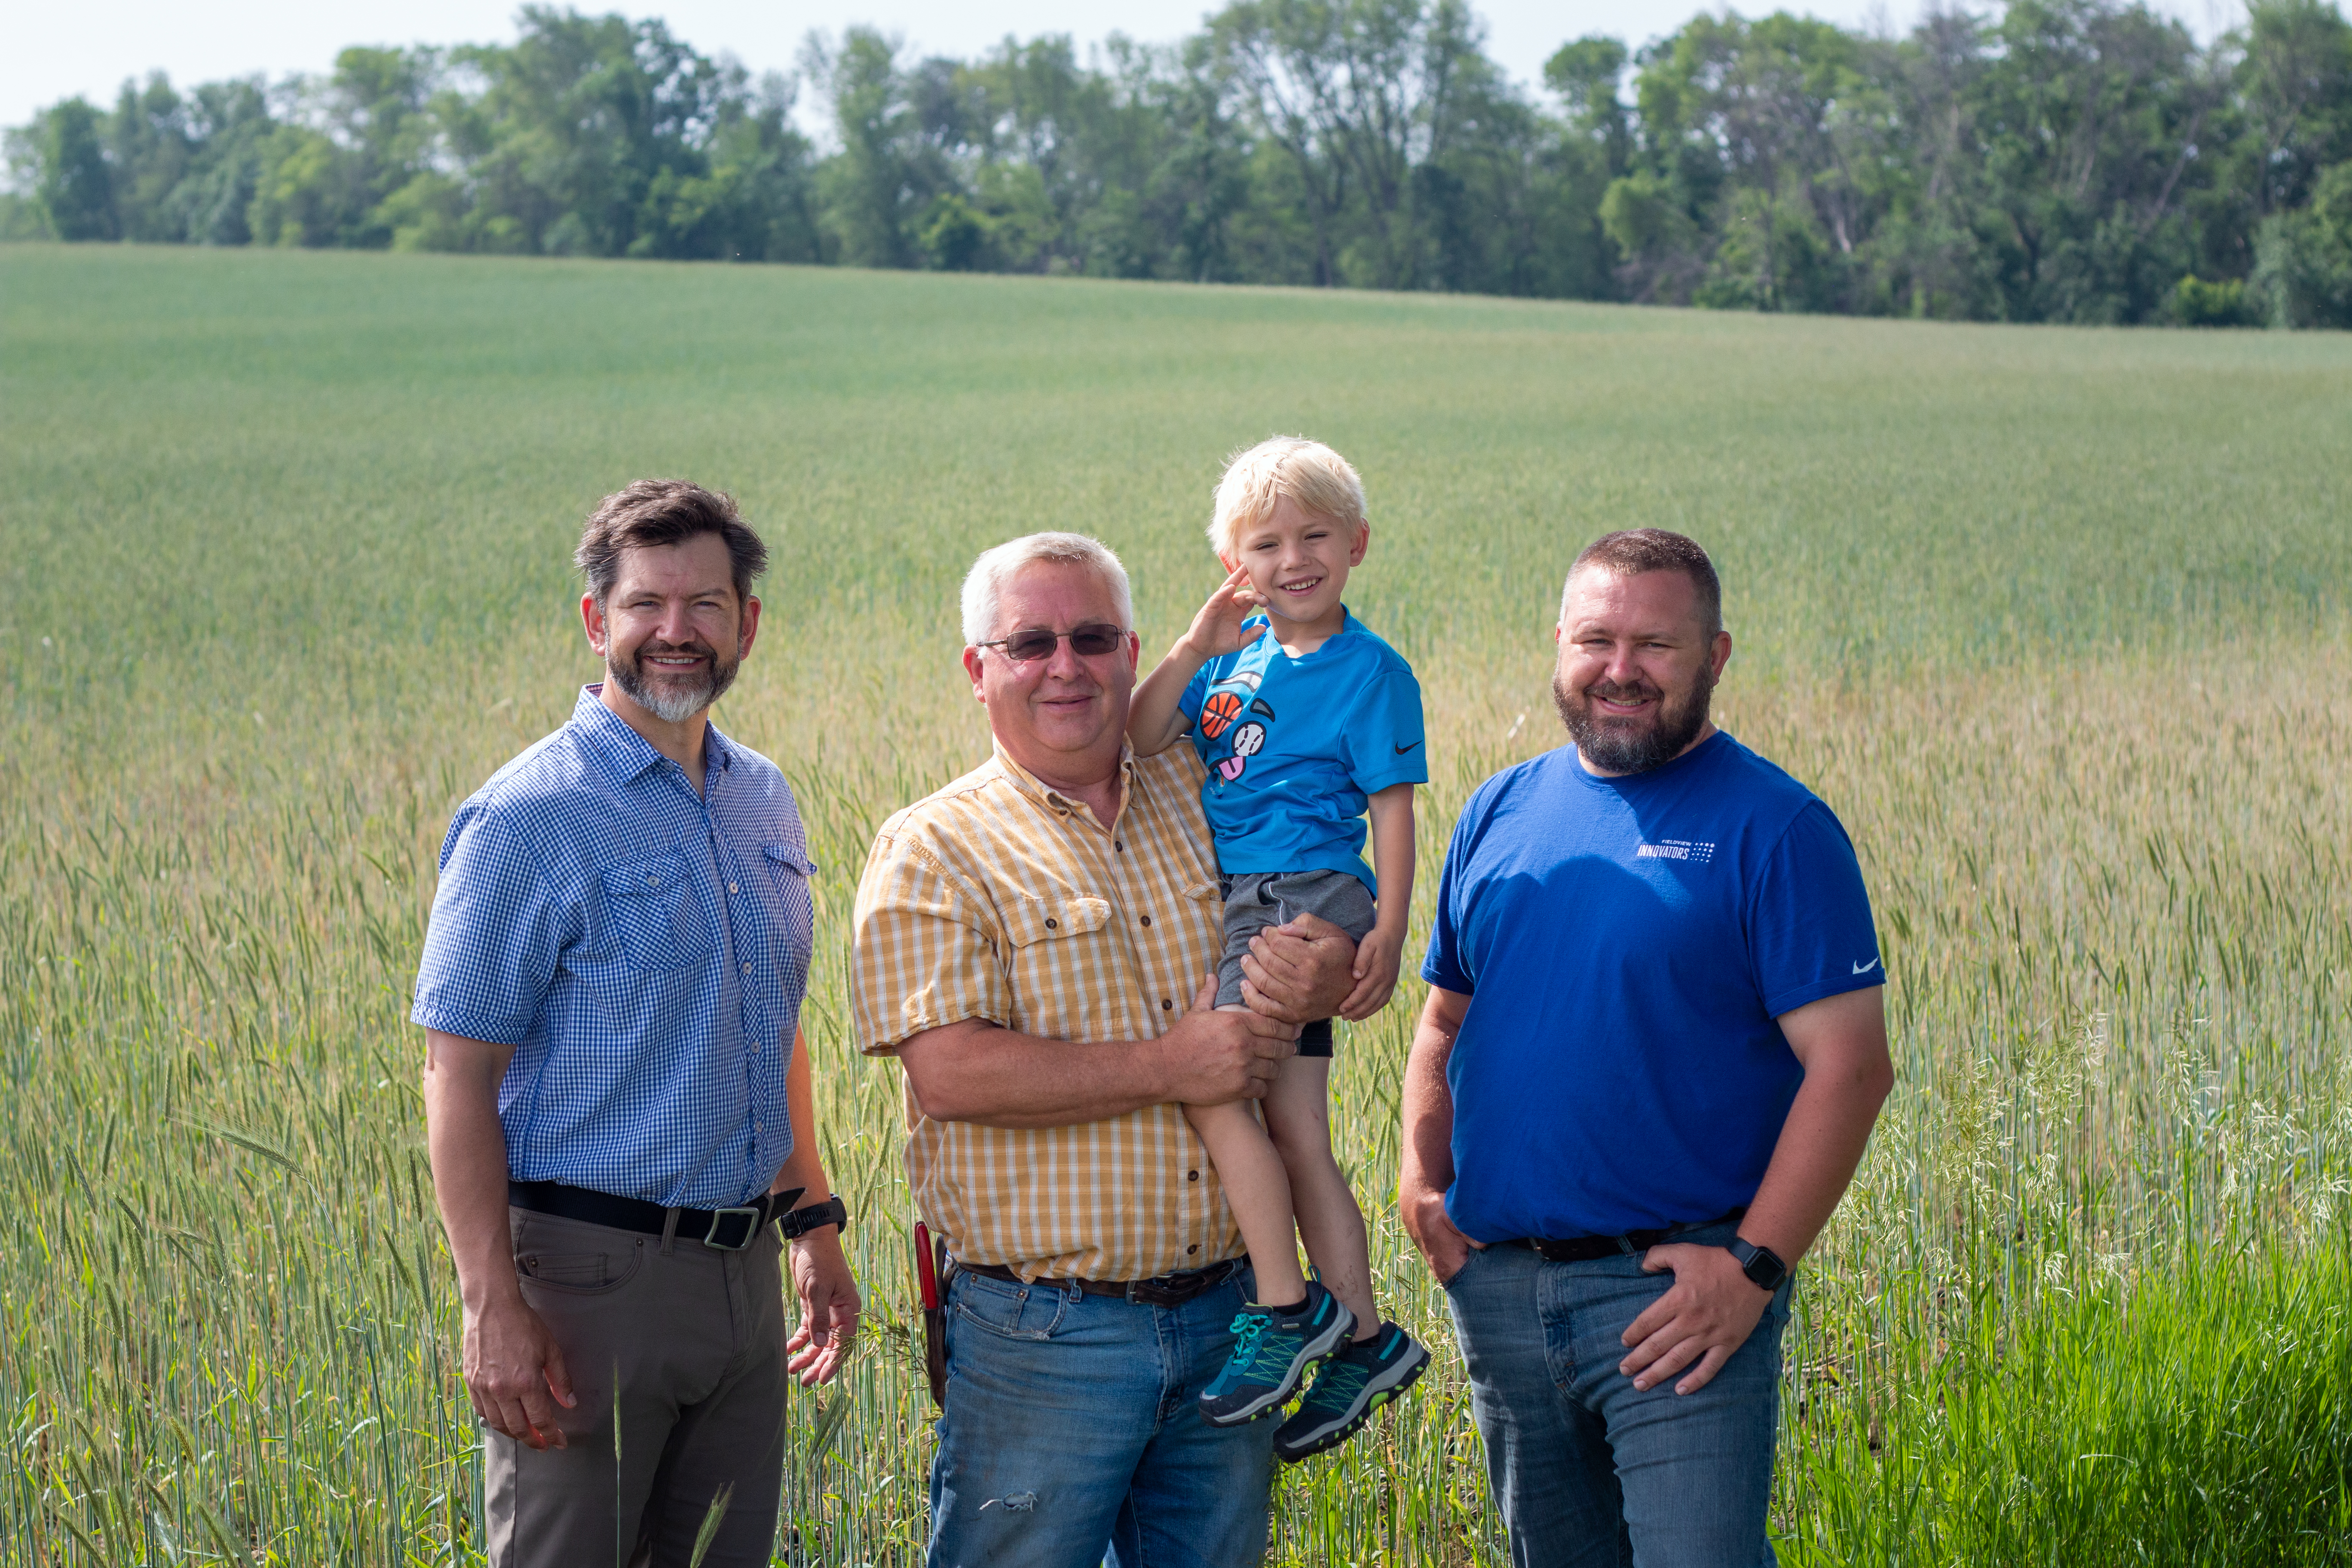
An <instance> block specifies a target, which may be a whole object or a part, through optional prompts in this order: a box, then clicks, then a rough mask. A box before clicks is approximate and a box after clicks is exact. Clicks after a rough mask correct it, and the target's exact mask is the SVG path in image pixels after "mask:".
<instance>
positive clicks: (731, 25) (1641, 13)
mask: <svg viewBox="0 0 2352 1568" xmlns="http://www.w3.org/2000/svg"><path fill="white" fill-rule="evenodd" d="M575 3H578V8H579V9H580V10H583V11H586V12H590V13H595V12H602V11H607V10H614V9H617V10H621V11H624V12H625V13H626V14H628V15H630V16H661V17H664V18H666V19H667V21H668V23H669V24H670V30H671V31H672V32H674V33H676V34H677V36H678V37H681V38H683V39H685V40H686V41H687V42H688V43H689V44H692V45H693V46H694V47H696V48H698V49H699V50H701V51H702V52H703V53H705V54H711V55H715V54H719V53H721V52H726V53H731V54H733V55H734V56H736V57H737V58H739V59H740V60H742V61H743V63H744V64H745V65H747V66H749V67H751V69H752V70H753V72H755V73H757V72H759V71H763V70H771V69H789V68H791V67H792V65H793V60H794V58H796V57H797V56H798V54H799V51H800V43H801V39H802V38H803V37H804V36H805V35H806V34H807V33H808V32H809V30H810V29H812V28H816V29H820V30H823V31H824V32H827V33H838V32H839V31H840V30H841V29H842V28H843V27H845V26H850V25H851V24H853V23H859V22H864V23H868V24H871V25H873V26H879V27H881V28H883V29H884V30H885V31H887V32H895V33H898V34H899V35H901V36H902V37H904V38H905V39H906V41H907V43H908V45H909V46H910V47H913V48H915V49H917V50H919V51H920V52H923V53H929V54H948V55H956V56H960V57H968V56H971V55H973V54H976V53H978V52H980V51H981V50H982V49H984V48H986V47H989V46H990V45H991V44H993V43H995V42H996V41H997V40H999V39H1001V38H1003V37H1004V36H1005V35H1006V34H1008V33H1010V34H1014V35H1017V36H1018V37H1024V38H1027V37H1034V36H1035V35H1037V34H1039V33H1068V34H1070V35H1071V36H1072V37H1075V38H1076V40H1077V41H1078V43H1079V45H1080V47H1081V50H1082V51H1083V49H1084V47H1085V46H1086V45H1087V44H1089V43H1093V42H1096V41H1098V40H1099V39H1101V38H1102V37H1104V35H1106V34H1107V33H1109V32H1111V31H1113V30H1114V29H1116V30H1118V31H1121V32H1124V33H1126V34H1127V35H1128V36H1129V37H1133V38H1137V39H1139V40H1142V41H1145V42H1151V43H1159V42H1165V41H1168V40H1171V39H1173V38H1178V37H1182V36H1183V35H1184V34H1186V33H1189V32H1192V31H1193V30H1195V29H1196V28H1197V27H1198V26H1199V25H1200V22H1201V18H1202V16H1203V15H1204V14H1205V13H1206V12H1207V11H1209V10H1210V9H1212V8H1213V7H1212V6H1210V5H1204V4H1202V0H1126V3H1125V4H1123V5H1118V6H1106V5H1100V4H1091V3H1088V0H995V3H994V4H991V5H971V4H969V3H968V0H966V3H961V4H959V3H956V0H764V3H763V0H667V3H661V0H653V3H645V4H638V3H620V4H614V3H611V0H602V3H600V0H585V3H579V0H575ZM1778 3H1780V4H1787V5H1789V8H1790V9H1795V10H1802V11H1807V12H1810V13H1811V14H1812V15H1814V16H1822V17H1825V18H1827V19H1829V20H1832V21H1835V22H1840V23H1843V24H1846V25H1848V26H1853V25H1856V24H1859V23H1863V22H1865V21H1868V20H1871V19H1872V18H1873V17H1874V16H1877V17H1881V18H1885V19H1887V20H1891V21H1892V22H1893V24H1894V25H1895V26H1898V27H1907V26H1909V25H1910V24H1911V22H1912V21H1913V20H1915V19H1916V16H1917V13H1918V10H1919V0H1810V3H1808V0H1778ZM2151 3H2152V4H2153V5H2155V7H2156V8H2157V9H2158V10H2159V11H2163V12H2167V13H2168V14H2171V15H2174V16H2180V17H2181V18H2182V19H2184V20H2185V21H2187V22H2188V23H2189V26H2190V27H2191V28H2192V29H2193V30H2194V31H2195V32H2196V34H2197V36H2198V37H2200V38H2210V37H2213V36H2214V35H2215V34H2216V33H2217V32H2219V31H2220V30H2221V28H2223V27H2225V26H2230V25H2231V23H2232V22H2233V21H2234V20H2235V19H2236V18H2237V17H2238V16H2241V15H2242V3H2241V0H2151ZM1473 5H1474V8H1475V10H1476V11H1477V13H1478V14H1479V15H1480V16H1483V17H1484V18H1485V20H1486V29H1487V45H1486V49H1487V53H1488V54H1489V55H1490V56H1491V57H1492V58H1495V59H1496V61H1498V62H1500V64H1501V65H1502V66H1503V68H1505V69H1506V70H1507V71H1509V72H1510V73H1511V75H1513V76H1514V77H1516V78H1517V79H1519V80H1520V81H1521V82H1523V83H1527V84H1529V85H1533V84H1535V83H1536V82H1538V80H1539V79H1540V76H1541V72H1542V68H1543V62H1544V60H1545V58H1547V57H1549V55H1550V54H1551V52H1552V51H1553V50H1554V49H1556V48H1558V47H1559V46H1560V45H1561V44H1563V43H1565V42H1567V41H1568V40H1569V39H1570V38H1575V37H1582V36H1583V35H1585V34H1587V33H1608V34H1612V35H1614V36H1616V37H1621V38H1623V39H1625V40H1626V42H1627V43H1629V44H1631V45H1634V46H1637V47H1638V46H1639V45H1640V44H1642V43H1643V42H1644V41H1645V40H1647V39H1649V38H1651V37H1657V36H1659V35H1662V34H1664V33H1669V32H1672V31H1673V30H1674V29H1675V27H1677V26H1681V25H1682V23H1683V22H1685V20H1687V19H1688V18H1689V17H1690V16H1692V15H1693V14H1695V13H1696V12H1697V11H1698V10H1700V9H1703V8H1706V6H1704V5H1702V0H1485V3H1483V4H1481V3H1479V0H1473ZM1735 8H1736V9H1738V10H1739V11H1741V12H1742V13H1743V14H1747V15H1757V14H1760V13H1763V12H1765V11H1768V10H1771V9H1775V8H1778V7H1777V5H1776V3H1775V0H1760V3H1759V0H1748V3H1747V4H1742V5H1737V6H1736V7H1735ZM517 9H518V7H517V6H516V5H512V4H509V0H398V3H396V4H395V3H394V0H331V3H329V4H324V5H321V4H319V3H317V0H226V3H224V4H215V5H189V4H187V0H74V3H73V4H64V3H61V0H47V3H46V4H41V3H36V0H19V3H18V4H16V5H12V6H11V7H10V15H9V16H8V18H7V19H6V20H5V22H0V125H21V124H23V123H24V122H25V121H26V120H28V119H29V118H31V116H32V114H33V112H34V110H37V109H39V108H41V107H42V106H44V105H47V104H50V103H54V102H56V101H57V100H59V99H62V98H69V97H71V96H73V95H74V94H75V93H80V94H82V95H83V96H85V97H87V98H89V100H91V101H92V102H95V103H97V104H99V105H100V106H101V107H103V106H106V105H109V104H110V103H112V101H113V99H114V94H115V90H116V89H118V88H119V87H120V86H121V83H122V80H123V79H124V78H125V77H131V76H137V77H144V76H145V75H146V74H147V72H149V71H150V70H153V69H158V68H160V69H163V70H164V71H167V72H169V73H170V74H171V77H172V79H173V82H175V83H177V84H180V85H182V86H187V85H189V84H192V83H194V82H198V81H209V80H213V79H218V78H221V77H226V76H242V75H247V74H250V73H252V72H254V71H262V72H266V73H267V74H268V76H269V77H270V78H271V79H273V80H274V79H277V78H278V77H280V76H283V75H286V74H288V73H289V72H294V71H323V70H325V69H327V68H329V67H330V66H331V64H332V62H333V60H334V58H335V51H336V50H338V49H340V48H341V47H344V46H346V45H349V44H415V43H433V44H454V43H492V42H499V43H503V42H507V41H509V40H511V39H512V38H513V37H514V16H515V13H516V10H517Z"/></svg>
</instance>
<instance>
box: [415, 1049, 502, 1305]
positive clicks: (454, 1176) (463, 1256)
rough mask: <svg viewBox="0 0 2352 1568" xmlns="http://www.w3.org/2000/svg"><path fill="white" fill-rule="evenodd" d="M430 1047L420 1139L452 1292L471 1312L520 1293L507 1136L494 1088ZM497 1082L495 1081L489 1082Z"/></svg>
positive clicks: (426, 1066)
mask: <svg viewBox="0 0 2352 1568" xmlns="http://www.w3.org/2000/svg"><path fill="white" fill-rule="evenodd" d="M438 1044H439V1043H438V1042H436V1045H435V1047H434V1048H431V1049H430V1051H429V1054H428V1056H427V1058H426V1061H425V1147H426V1151H427V1152H428V1155H429V1157H430V1158H431V1160H432V1162H433V1195H434V1197H435V1199H436V1201H437V1202H438V1204H439V1205H440V1209H441V1226H442V1228H443V1229H444V1230H445V1231H446V1232H447V1233H448V1237H449V1257H450V1259H451V1261H452V1262H454V1263H455V1264H456V1265H457V1292H458V1295H459V1297H460V1299H461V1300H463V1301H464V1303H465V1305H466V1307H467V1309H468V1310H477V1311H478V1310H480V1309H481V1308H482V1306H483V1305H484V1304H485V1303H487V1302H488V1301H490V1300H494V1299H497V1298H499V1297H503V1296H509V1295H512V1296H517V1297H519V1296H520V1294H521V1287H520V1285H519V1284H518V1283H517V1282H516V1279H515V1272H514V1264H513V1242H512V1239H511V1233H510V1231H509V1226H508V1223H507V1139H506V1130H505V1129H504V1128H503V1127H501V1126H500V1125H499V1111H498V1096H497V1090H496V1089H495V1088H494V1087H493V1088H489V1089H485V1088H484V1086H483V1085H482V1083H481V1082H480V1081H479V1079H478V1075H476V1074H473V1073H469V1072H467V1071H466V1070H465V1068H464V1067H463V1066H462V1065H457V1064H452V1063H451V1062H449V1061H448V1060H446V1057H445V1053H444V1052H443V1051H442V1050H441V1049H439V1048H437V1047H438ZM493 1081H495V1080H493Z"/></svg>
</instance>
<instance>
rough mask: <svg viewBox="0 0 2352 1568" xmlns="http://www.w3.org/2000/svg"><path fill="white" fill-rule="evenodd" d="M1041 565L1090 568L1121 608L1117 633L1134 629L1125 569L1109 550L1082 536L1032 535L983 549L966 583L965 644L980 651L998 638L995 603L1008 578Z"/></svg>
mask: <svg viewBox="0 0 2352 1568" xmlns="http://www.w3.org/2000/svg"><path fill="white" fill-rule="evenodd" d="M1040 561H1052V562H1061V563H1069V564H1071V565H1077V566H1090V567H1092V568H1093V569H1094V570H1095V572H1096V574H1097V575H1099V576H1100V577H1101V578H1102V580H1103V581H1104V582H1105V583H1108V584H1110V595H1111V598H1112V599H1113V601H1115V602H1116V603H1117V605H1118V629H1119V630H1121V631H1123V632H1131V631H1133V630H1134V629H1135V597H1134V595H1133V594H1131V593H1130V592H1129V589H1128V585H1127V568H1126V567H1124V566H1122V565H1120V564H1119V563H1118V556H1117V555H1115V554H1113V553H1112V552H1111V548H1110V546H1109V545H1108V544H1105V543H1104V542H1102V541H1100V540H1098V539H1088V538H1087V536H1086V535H1085V534H1083V533H1029V534H1024V535H1023V536H1022V537H1020V538H1019V539H1008V540H1006V541H1005V542H1003V543H1002V544H1000V545H998V546H996V547H995V548H994V549H992V550H983V551H982V552H980V559H979V560H977V561H975V562H973V563H971V571H970V572H967V573H965V574H964V579H963V640H964V645H965V646H966V647H979V646H980V645H981V644H982V643H984V642H986V641H988V640H989V639H990V638H991V637H993V636H994V635H995V633H996V615H997V608H996V604H997V599H998V597H999V596H1000V595H1002V594H1003V591H1004V584H1005V581H1006V579H1008V578H1010V577H1012V576H1013V574H1016V573H1018V572H1019V571H1020V570H1021V569H1022V568H1023V567H1024V566H1029V565H1033V564H1034V563H1037V562H1040Z"/></svg>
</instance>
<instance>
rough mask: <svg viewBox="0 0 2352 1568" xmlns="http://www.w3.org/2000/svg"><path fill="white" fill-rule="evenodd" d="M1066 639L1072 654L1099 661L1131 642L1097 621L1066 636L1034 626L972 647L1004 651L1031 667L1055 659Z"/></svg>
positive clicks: (1111, 627) (1116, 628) (1119, 631)
mask: <svg viewBox="0 0 2352 1568" xmlns="http://www.w3.org/2000/svg"><path fill="white" fill-rule="evenodd" d="M1064 637H1067V638H1069V639H1070V651H1071V652H1072V653H1075V654H1077V655H1079V656H1080V657H1081V658H1101V657H1102V656H1103V655H1104V654H1107V653H1114V652H1116V651H1118V645H1119V644H1120V643H1122V642H1124V641H1126V640H1127V634H1126V633H1125V632H1123V631H1121V630H1119V629H1118V627H1117V626H1108V625H1106V624H1105V623H1103V622H1100V621H1097V622H1095V623H1094V624H1093V625H1091V626H1072V627H1071V628H1070V629H1069V630H1068V631H1066V632H1049V631H1047V630H1046V629H1045V627H1043V626H1030V627H1028V628H1027V629H1025V630H1023V631H1017V632H1014V633H1013V635H1012V636H1011V637H998V638H997V639H996V640H995V641H994V642H984V643H975V644H973V645H972V646H973V647H1001V648H1003V650H1004V657H1005V658H1009V659H1011V660H1013V662H1014V663H1015V664H1027V663H1028V662H1029V661H1030V660H1031V659H1036V658H1052V657H1053V655H1054V650H1055V648H1056V647H1060V646H1061V642H1062V639H1063V638H1064Z"/></svg>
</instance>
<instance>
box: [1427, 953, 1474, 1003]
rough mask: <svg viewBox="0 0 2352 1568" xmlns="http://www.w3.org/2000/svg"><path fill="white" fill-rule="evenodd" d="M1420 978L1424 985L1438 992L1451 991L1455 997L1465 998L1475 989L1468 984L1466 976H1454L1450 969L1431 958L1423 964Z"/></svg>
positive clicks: (1468, 978)
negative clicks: (1434, 987) (1432, 986)
mask: <svg viewBox="0 0 2352 1568" xmlns="http://www.w3.org/2000/svg"><path fill="white" fill-rule="evenodd" d="M1421 978H1422V979H1423V982H1425V983H1426V984H1431V985H1434V986H1436V987H1437V988H1438V989H1439V990H1440V991H1451V992H1453V993H1454V994H1455V995H1456V996H1467V995H1469V994H1471V993H1472V992H1473V991H1475V989H1476V987H1475V986H1474V985H1473V984H1471V983H1470V977H1469V976H1468V975H1466V974H1456V973H1454V971H1453V970H1452V969H1450V968H1448V967H1447V966H1446V965H1444V964H1442V963H1438V962H1437V960H1435V959H1433V958H1432V959H1427V960H1424V961H1423V963H1422V966H1421Z"/></svg>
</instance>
